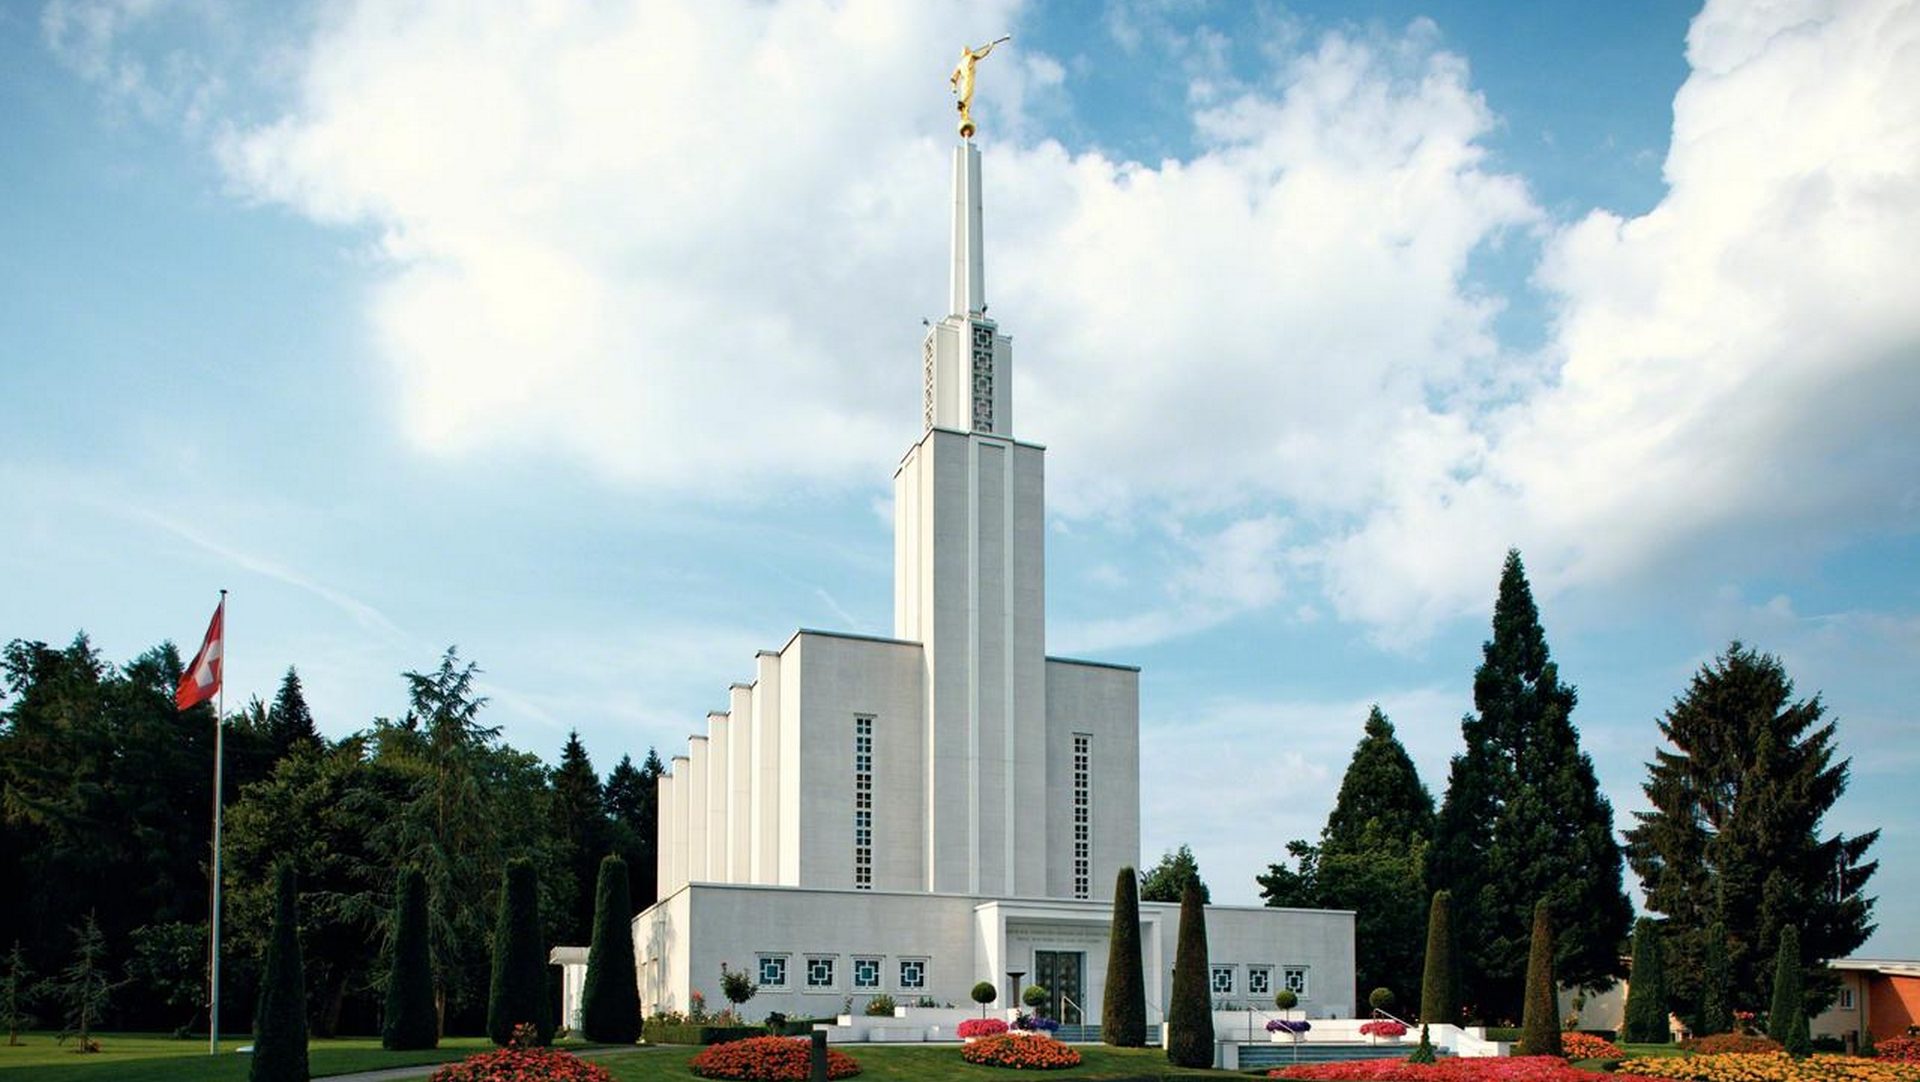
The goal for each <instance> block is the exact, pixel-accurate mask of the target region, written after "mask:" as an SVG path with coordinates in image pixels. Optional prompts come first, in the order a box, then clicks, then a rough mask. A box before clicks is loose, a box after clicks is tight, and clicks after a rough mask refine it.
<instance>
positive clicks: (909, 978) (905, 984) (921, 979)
mask: <svg viewBox="0 0 1920 1082" xmlns="http://www.w3.org/2000/svg"><path fill="white" fill-rule="evenodd" d="M926 986H927V960H926V959H925V958H902V959H900V988H901V990H902V991H909V992H917V991H919V990H921V989H923V988H925V987H926Z"/></svg>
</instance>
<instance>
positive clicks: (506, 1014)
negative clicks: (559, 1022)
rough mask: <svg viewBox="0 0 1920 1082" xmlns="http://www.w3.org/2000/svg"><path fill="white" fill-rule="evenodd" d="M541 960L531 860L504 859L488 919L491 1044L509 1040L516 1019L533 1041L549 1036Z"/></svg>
mask: <svg viewBox="0 0 1920 1082" xmlns="http://www.w3.org/2000/svg"><path fill="white" fill-rule="evenodd" d="M546 962H547V960H546V958H545V957H544V952H542V951H541V949H540V883H539V879H538V878H537V875H536V873H535V872H534V870H533V861H531V860H528V859H527V858H525V857H516V858H514V859H513V860H510V861H508V862H507V869H506V872H505V874H503V875H502V876H501V877H500V905H499V908H498V909H497V910H496V911H495V913H494V919H493V982H492V984H491V985H490V986H489V988H488V992H487V1036H488V1037H489V1038H491V1039H492V1041H493V1043H494V1044H497V1045H505V1044H507V1043H508V1042H510V1041H512V1040H513V1029H514V1027H515V1026H519V1025H532V1026H533V1027H534V1030H535V1033H536V1034H537V1037H536V1040H537V1043H539V1044H543V1045H544V1044H548V1043H550V1042H552V1040H553V1020H552V1019H551V1018H549V1017H548V1015H547V994H546V993H547V964H546ZM636 1009H637V1008H636Z"/></svg>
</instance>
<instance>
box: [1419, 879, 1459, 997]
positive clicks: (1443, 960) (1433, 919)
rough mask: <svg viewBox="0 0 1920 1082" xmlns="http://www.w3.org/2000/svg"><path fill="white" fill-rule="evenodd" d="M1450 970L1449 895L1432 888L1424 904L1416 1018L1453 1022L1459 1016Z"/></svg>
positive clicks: (1450, 931) (1451, 957) (1451, 938)
mask: <svg viewBox="0 0 1920 1082" xmlns="http://www.w3.org/2000/svg"><path fill="white" fill-rule="evenodd" d="M1455 990H1456V984H1455V981H1454V970H1453V895H1452V894H1449V893H1448V892H1446V891H1444V890H1436V891H1434V892H1433V903H1432V904H1431V905H1429V906H1428V907H1427V964H1426V967H1425V969H1424V970H1423V971H1422V972H1421V975H1420V1020H1421V1021H1422V1022H1439V1023H1443V1024H1445V1023H1454V1022H1458V1021H1459V1020H1460V1003H1459V1000H1458V999H1457V998H1456V996H1455Z"/></svg>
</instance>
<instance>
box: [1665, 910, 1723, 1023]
mask: <svg viewBox="0 0 1920 1082" xmlns="http://www.w3.org/2000/svg"><path fill="white" fill-rule="evenodd" d="M1703 954H1704V956H1705V957H1704V959H1703V961H1702V964H1701V969H1700V987H1699V995H1700V1007H1699V1017H1698V1018H1697V1019H1696V1020H1695V1022H1694V1031H1695V1032H1696V1033H1700V1034H1703V1035H1707V1034H1714V1033H1731V1032H1733V997H1732V990H1731V987H1730V985H1731V982H1732V980H1733V975H1732V972H1731V969H1730V968H1729V966H1728V964H1727V926H1726V925H1725V924H1722V923H1720V922H1719V921H1717V920H1716V921H1714V922H1713V923H1712V924H1711V925H1709V926H1708V927H1707V941H1706V948H1705V950H1704V951H1703ZM1669 994H1671V993H1669Z"/></svg>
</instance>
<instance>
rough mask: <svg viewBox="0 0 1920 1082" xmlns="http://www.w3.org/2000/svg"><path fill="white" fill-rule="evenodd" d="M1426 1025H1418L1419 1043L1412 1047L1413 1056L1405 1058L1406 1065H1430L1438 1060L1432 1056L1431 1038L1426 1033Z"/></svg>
mask: <svg viewBox="0 0 1920 1082" xmlns="http://www.w3.org/2000/svg"><path fill="white" fill-rule="evenodd" d="M1427 1026H1428V1023H1426V1022H1422V1023H1420V1043H1419V1044H1417V1045H1414V1046H1413V1054H1412V1055H1410V1056H1408V1057H1407V1062H1408V1063H1432V1062H1434V1061H1435V1060H1437V1059H1439V1057H1438V1056H1435V1055H1434V1054H1433V1037H1432V1035H1430V1034H1429V1033H1428V1032H1427Z"/></svg>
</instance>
